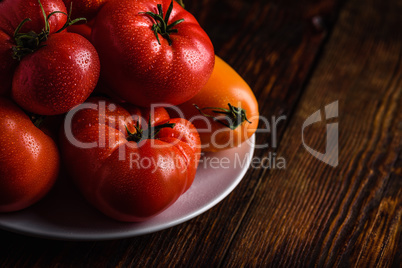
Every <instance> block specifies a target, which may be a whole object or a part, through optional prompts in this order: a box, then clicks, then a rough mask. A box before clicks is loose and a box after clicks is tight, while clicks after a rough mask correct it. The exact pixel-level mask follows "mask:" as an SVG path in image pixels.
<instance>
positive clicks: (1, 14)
mask: <svg viewBox="0 0 402 268" xmlns="http://www.w3.org/2000/svg"><path fill="white" fill-rule="evenodd" d="M41 2H42V5H43V8H44V10H45V12H46V14H50V13H51V12H53V11H58V10H59V11H62V12H67V10H66V7H65V6H64V3H63V1H62V0H43V1H41ZM26 18H30V19H31V21H28V22H27V23H25V24H24V26H23V27H22V29H21V31H22V32H29V31H31V30H32V31H34V32H36V33H39V32H40V31H41V30H42V29H43V26H44V24H43V15H42V11H41V10H40V8H39V3H38V1H37V0H3V1H0V62H1V63H2V64H0V96H9V95H10V91H11V85H12V77H13V74H14V70H15V68H16V67H17V65H18V62H17V61H16V60H14V59H13V58H12V56H11V55H12V54H11V49H12V46H14V45H15V42H14V40H13V35H14V31H15V29H16V28H17V26H18V25H19V24H20V23H21V22H22V21H23V20H24V19H26ZM66 20H67V17H66V16H65V15H63V14H55V15H54V16H52V17H51V18H50V19H49V24H50V34H53V33H55V32H56V31H57V30H58V29H60V28H61V27H63V25H64V24H65V23H66Z"/></svg>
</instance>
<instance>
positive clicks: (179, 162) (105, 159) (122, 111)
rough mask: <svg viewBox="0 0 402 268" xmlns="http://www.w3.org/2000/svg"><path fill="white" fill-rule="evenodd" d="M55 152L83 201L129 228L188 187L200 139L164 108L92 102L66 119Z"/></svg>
mask: <svg viewBox="0 0 402 268" xmlns="http://www.w3.org/2000/svg"><path fill="white" fill-rule="evenodd" d="M150 116H151V119H149V117H150ZM137 122H138V123H137ZM147 122H148V123H147ZM149 126H151V127H149ZM61 148H62V153H63V156H64V161H65V163H66V167H67V168H68V170H70V172H71V175H72V177H73V178H74V181H75V183H76V185H77V186H78V188H79V189H80V190H81V192H82V193H83V195H84V196H85V197H86V199H87V200H88V201H89V202H90V203H92V204H93V205H94V206H95V207H96V208H98V209H99V210H100V211H101V212H103V213H104V214H106V215H108V216H110V217H112V218H114V219H116V220H119V221H129V222H133V221H142V220H145V219H147V218H149V217H152V216H154V215H156V214H158V213H160V212H161V211H163V210H164V209H166V208H167V207H169V206H170V205H171V204H173V203H174V202H175V201H176V200H177V199H178V198H179V196H180V195H181V194H183V193H184V192H185V191H186V190H187V189H188V188H189V187H190V186H191V184H192V182H193V180H194V177H195V172H196V169H197V165H198V160H199V156H200V139H199V136H198V133H197V131H196V130H195V128H194V126H193V125H191V123H189V122H188V121H186V120H185V119H181V118H173V119H170V118H169V115H168V113H167V112H166V110H165V109H164V108H158V109H156V110H154V111H150V109H146V108H141V109H139V108H136V107H133V106H130V105H125V106H124V107H123V106H120V105H118V104H116V103H112V102H110V101H107V100H105V99H102V98H93V99H90V100H89V101H88V102H86V103H84V104H82V105H81V106H78V108H76V109H74V110H72V111H71V112H70V113H68V114H67V117H66V123H65V126H64V133H62V136H61Z"/></svg>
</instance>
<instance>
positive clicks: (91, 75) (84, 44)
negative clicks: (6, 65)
mask: <svg viewBox="0 0 402 268" xmlns="http://www.w3.org/2000/svg"><path fill="white" fill-rule="evenodd" d="M44 45H45V46H44V47H42V48H41V49H39V50H37V51H36V52H35V53H32V54H29V55H27V56H25V57H24V58H23V59H22V60H21V62H20V63H19V65H18V67H17V69H16V70H15V73H14V79H13V86H12V97H13V99H14V100H15V101H16V102H17V103H18V104H19V105H20V106H21V107H23V108H24V109H26V110H28V111H30V112H33V113H36V114H41V115H55V114H61V113H65V112H68V111H69V110H70V109H71V108H72V107H74V106H76V105H78V104H81V103H82V102H84V101H85V100H86V99H87V98H88V97H89V95H90V94H91V93H92V91H93V89H94V88H95V86H96V84H97V82H98V78H99V72H100V64H99V58H98V55H97V52H96V50H95V48H94V47H93V46H92V45H91V44H90V42H89V41H88V40H87V39H85V38H84V37H82V36H80V35H78V34H75V33H67V32H63V33H58V34H54V35H51V36H49V39H48V40H47V41H46V42H44Z"/></svg>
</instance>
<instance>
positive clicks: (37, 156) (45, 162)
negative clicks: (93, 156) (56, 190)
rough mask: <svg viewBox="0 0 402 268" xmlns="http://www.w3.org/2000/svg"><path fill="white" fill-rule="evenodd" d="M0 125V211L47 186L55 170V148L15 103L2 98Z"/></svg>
mask: <svg viewBox="0 0 402 268" xmlns="http://www.w3.org/2000/svg"><path fill="white" fill-rule="evenodd" d="M0 128H1V131H0V212H11V211H17V210H21V209H24V208H26V207H29V206H31V205H32V204H34V203H36V202H37V201H38V200H40V199H41V198H42V197H43V196H44V195H46V193H47V192H48V191H49V190H50V189H51V187H52V186H53V184H54V182H55V180H56V178H57V175H58V172H59V165H60V159H59V152H58V149H57V146H56V144H55V143H54V141H53V140H52V139H51V138H50V137H49V136H47V135H46V134H44V133H43V132H42V131H41V130H40V129H38V128H37V127H36V126H35V125H34V124H33V123H32V122H31V120H30V119H29V117H28V116H27V115H26V114H25V113H24V112H23V111H22V110H21V109H19V108H18V107H17V105H15V104H14V103H12V102H11V101H9V100H6V99H3V98H0Z"/></svg>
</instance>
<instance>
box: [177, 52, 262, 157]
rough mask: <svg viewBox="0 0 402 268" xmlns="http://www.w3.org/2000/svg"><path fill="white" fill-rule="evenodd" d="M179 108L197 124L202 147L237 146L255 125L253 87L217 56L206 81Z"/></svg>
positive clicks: (210, 149)
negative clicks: (196, 92) (199, 89)
mask: <svg viewBox="0 0 402 268" xmlns="http://www.w3.org/2000/svg"><path fill="white" fill-rule="evenodd" d="M229 104H230V105H229ZM178 108H179V109H180V111H182V112H183V113H184V116H185V118H186V119H187V120H189V121H190V122H192V123H193V124H194V126H195V127H196V128H197V130H198V132H199V134H200V138H201V144H202V150H203V151H209V152H215V151H220V150H224V149H228V148H231V147H235V146H238V145H239V144H241V143H242V142H244V141H245V140H247V139H249V138H250V137H251V136H252V135H253V134H254V133H255V131H256V129H257V127H258V121H259V112H258V103H257V100H256V98H255V96H254V93H253V91H252V90H251V89H250V87H249V86H248V84H247V83H246V82H245V81H244V80H243V78H241V76H240V75H239V74H238V73H237V72H236V71H235V70H233V68H232V67H230V66H229V65H228V64H227V63H226V62H224V61H223V60H222V59H221V58H219V57H217V56H216V58H215V67H214V71H213V73H212V75H211V78H210V79H209V80H208V83H207V84H206V85H205V87H204V88H203V89H202V90H201V91H200V92H199V93H198V94H197V95H196V96H195V97H193V98H192V99H191V100H189V101H187V102H185V103H183V104H181V105H179V106H178Z"/></svg>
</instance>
